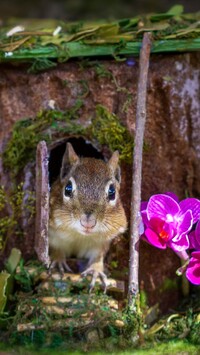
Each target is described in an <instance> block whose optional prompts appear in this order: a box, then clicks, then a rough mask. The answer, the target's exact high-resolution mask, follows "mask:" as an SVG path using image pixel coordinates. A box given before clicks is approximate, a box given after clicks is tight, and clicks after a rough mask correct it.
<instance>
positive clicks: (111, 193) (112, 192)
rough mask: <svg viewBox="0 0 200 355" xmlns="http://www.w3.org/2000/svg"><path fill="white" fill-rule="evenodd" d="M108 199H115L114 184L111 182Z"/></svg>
mask: <svg viewBox="0 0 200 355" xmlns="http://www.w3.org/2000/svg"><path fill="white" fill-rule="evenodd" d="M108 199H109V200H110V201H113V200H114V199H115V186H114V185H113V184H110V186H109V189H108Z"/></svg>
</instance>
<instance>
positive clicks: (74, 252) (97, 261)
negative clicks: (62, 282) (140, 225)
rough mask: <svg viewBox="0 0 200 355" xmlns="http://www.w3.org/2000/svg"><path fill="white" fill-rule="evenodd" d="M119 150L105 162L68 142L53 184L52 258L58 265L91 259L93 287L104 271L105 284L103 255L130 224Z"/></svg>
mask: <svg viewBox="0 0 200 355" xmlns="http://www.w3.org/2000/svg"><path fill="white" fill-rule="evenodd" d="M118 161H119V153H118V152H117V151H115V152H114V153H113V155H112V157H111V158H110V160H109V161H108V162H107V163H106V162H104V161H103V160H97V159H95V158H85V157H84V158H82V157H81V158H80V157H78V155H77V154H76V153H75V151H74V149H73V147H72V145H71V144H70V143H67V145H66V151H65V154H64V156H63V160H62V166H61V172H60V177H59V179H57V180H56V181H55V182H54V183H53V185H52V188H51V193H50V219H49V245H50V250H51V251H52V253H51V259H52V263H51V266H50V268H53V267H54V266H56V265H58V267H59V269H60V271H61V272H62V273H63V272H64V270H66V271H71V269H70V267H69V266H68V264H67V262H66V259H65V258H68V257H71V256H75V257H77V258H85V259H87V260H88V265H87V268H86V270H85V271H84V272H83V273H82V274H81V275H82V276H83V277H85V276H87V275H89V274H91V275H92V281H91V284H90V290H92V288H93V287H94V285H95V282H96V279H97V277H100V279H101V281H102V283H103V285H104V287H105V289H106V281H107V277H106V274H105V273H104V264H103V262H104V256H105V254H106V253H107V251H108V249H109V245H110V242H111V240H112V239H113V238H115V237H116V236H117V235H119V234H120V233H123V232H124V231H125V230H126V226H127V221H126V216H125V212H124V209H123V207H122V204H121V201H120V197H119V189H120V168H119V165H118Z"/></svg>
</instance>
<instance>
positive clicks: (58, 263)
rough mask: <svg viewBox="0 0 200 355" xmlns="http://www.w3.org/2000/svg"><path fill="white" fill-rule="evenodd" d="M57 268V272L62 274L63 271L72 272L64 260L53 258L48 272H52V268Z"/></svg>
mask: <svg viewBox="0 0 200 355" xmlns="http://www.w3.org/2000/svg"><path fill="white" fill-rule="evenodd" d="M54 268H58V270H59V272H60V273H61V274H62V275H63V274H64V272H65V271H68V272H73V271H72V269H71V268H70V267H69V266H68V264H67V262H66V261H65V260H60V261H58V260H53V261H52V262H51V264H50V267H49V270H48V271H49V273H51V272H52V269H54Z"/></svg>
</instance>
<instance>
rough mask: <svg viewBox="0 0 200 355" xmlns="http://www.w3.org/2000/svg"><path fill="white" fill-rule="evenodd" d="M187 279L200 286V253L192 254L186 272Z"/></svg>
mask: <svg viewBox="0 0 200 355" xmlns="http://www.w3.org/2000/svg"><path fill="white" fill-rule="evenodd" d="M186 277H187V279H188V280H189V281H190V282H192V283H193V284H194V285H200V251H196V252H193V253H192V254H191V258H190V262H189V264H188V267H187V270H186Z"/></svg>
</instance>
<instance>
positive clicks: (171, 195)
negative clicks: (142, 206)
mask: <svg viewBox="0 0 200 355" xmlns="http://www.w3.org/2000/svg"><path fill="white" fill-rule="evenodd" d="M165 195H167V196H170V197H171V198H173V200H175V201H176V202H178V203H179V198H178V196H177V195H176V194H174V193H173V192H170V191H167V192H165Z"/></svg>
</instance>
